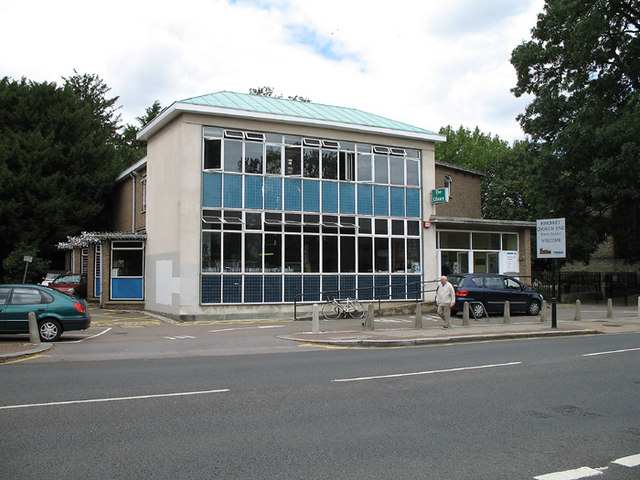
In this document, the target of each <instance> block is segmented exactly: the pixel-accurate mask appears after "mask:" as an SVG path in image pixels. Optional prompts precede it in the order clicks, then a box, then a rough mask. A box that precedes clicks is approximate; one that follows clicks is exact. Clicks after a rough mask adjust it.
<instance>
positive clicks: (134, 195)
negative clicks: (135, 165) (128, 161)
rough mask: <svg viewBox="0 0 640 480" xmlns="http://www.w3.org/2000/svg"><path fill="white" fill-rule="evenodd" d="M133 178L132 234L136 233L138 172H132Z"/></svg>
mask: <svg viewBox="0 0 640 480" xmlns="http://www.w3.org/2000/svg"><path fill="white" fill-rule="evenodd" d="M129 175H130V176H131V180H133V184H132V187H131V190H132V196H133V197H132V199H131V232H132V233H133V232H135V231H136V178H137V177H138V176H139V174H138V173H137V172H131V173H130V174H129Z"/></svg>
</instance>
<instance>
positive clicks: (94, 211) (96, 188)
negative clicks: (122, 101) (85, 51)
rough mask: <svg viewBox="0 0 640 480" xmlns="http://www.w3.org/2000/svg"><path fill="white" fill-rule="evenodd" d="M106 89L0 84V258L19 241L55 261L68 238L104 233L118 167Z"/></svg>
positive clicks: (93, 80)
mask: <svg viewBox="0 0 640 480" xmlns="http://www.w3.org/2000/svg"><path fill="white" fill-rule="evenodd" d="M106 91H108V89H106V87H105V86H104V85H103V84H102V82H101V80H99V79H98V78H97V77H90V78H87V77H82V78H80V79H79V78H77V77H73V79H72V80H71V81H70V82H69V84H67V85H64V86H62V87H59V86H57V85H56V84H55V83H34V82H28V81H27V80H25V79H22V80H21V81H13V80H11V79H9V78H6V77H5V78H3V79H2V80H0V175H1V176H2V177H1V178H2V182H0V259H2V260H4V259H5V258H7V256H8V255H9V253H10V252H11V251H14V250H15V248H16V247H15V246H16V245H19V244H20V242H25V243H26V244H28V245H33V246H36V247H37V248H38V250H39V251H40V252H42V255H43V256H44V257H45V258H53V257H55V256H56V255H57V254H58V252H57V250H56V248H55V244H56V243H57V242H58V241H60V240H63V239H65V238H66V237H67V236H68V235H75V234H77V233H78V232H80V231H81V230H93V229H100V228H104V223H105V221H104V220H105V214H106V206H107V204H108V200H109V195H110V192H111V189H112V187H113V180H114V178H115V176H116V175H117V173H119V171H120V167H121V164H120V161H119V157H118V154H117V149H116V145H115V143H116V137H114V132H113V126H114V123H113V122H112V121H110V120H109V118H108V116H109V113H108V112H109V111H110V110H109V108H110V106H109V105H111V102H110V101H108V102H106V103H101V102H100V100H99V98H98V97H99V96H100V95H103V94H104V93H105V92H106ZM111 111H112V110H111ZM112 112H113V111H112ZM2 273H3V272H1V271H0V278H2V277H3V274H2Z"/></svg>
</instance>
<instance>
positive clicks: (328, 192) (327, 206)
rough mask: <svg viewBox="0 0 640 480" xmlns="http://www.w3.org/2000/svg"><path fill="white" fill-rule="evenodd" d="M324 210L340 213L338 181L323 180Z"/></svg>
mask: <svg viewBox="0 0 640 480" xmlns="http://www.w3.org/2000/svg"><path fill="white" fill-rule="evenodd" d="M322 211H323V212H324V213H338V184H337V183H336V182H322Z"/></svg>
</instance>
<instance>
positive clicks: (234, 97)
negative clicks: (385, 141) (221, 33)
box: [177, 91, 438, 135]
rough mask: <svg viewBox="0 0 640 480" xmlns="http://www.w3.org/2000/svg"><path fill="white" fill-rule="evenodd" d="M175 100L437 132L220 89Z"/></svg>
mask: <svg viewBox="0 0 640 480" xmlns="http://www.w3.org/2000/svg"><path fill="white" fill-rule="evenodd" d="M177 103H187V104H193V105H200V106H208V107H218V108H226V109H232V110H240V111H248V112H255V113H264V114H272V115H283V116H289V117H298V118H308V119H314V120H319V121H325V122H336V123H343V124H351V125H359V126H366V127H376V128H384V129H390V130H398V131H403V132H415V133H418V134H427V135H438V134H437V133H435V132H432V131H430V130H425V129H424V128H419V127H415V126H413V125H409V124H407V123H403V122H398V121H396V120H391V119H390V118H386V117H381V116H380V115H375V114H373V113H368V112H364V111H362V110H357V109H355V108H347V107H337V106H334V105H323V104H321V103H311V102H300V101H296V100H288V99H284V98H274V97H265V96H262V95H250V94H248V93H236V92H228V91H222V92H217V93H210V94H208V95H202V96H200V97H192V98H187V99H186V100H181V101H180V102H177Z"/></svg>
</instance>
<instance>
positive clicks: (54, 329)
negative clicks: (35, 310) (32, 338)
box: [38, 318, 62, 342]
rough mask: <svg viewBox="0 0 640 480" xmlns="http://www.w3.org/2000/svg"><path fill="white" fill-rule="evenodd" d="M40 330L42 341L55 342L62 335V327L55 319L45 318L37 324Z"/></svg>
mask: <svg viewBox="0 0 640 480" xmlns="http://www.w3.org/2000/svg"><path fill="white" fill-rule="evenodd" d="M38 330H39V331H40V340H42V341H43V342H55V341H56V340H58V339H59V338H60V335H62V327H60V323H59V322H58V321H57V320H53V319H51V318H45V319H44V320H42V321H41V322H40V324H39V326H38Z"/></svg>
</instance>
